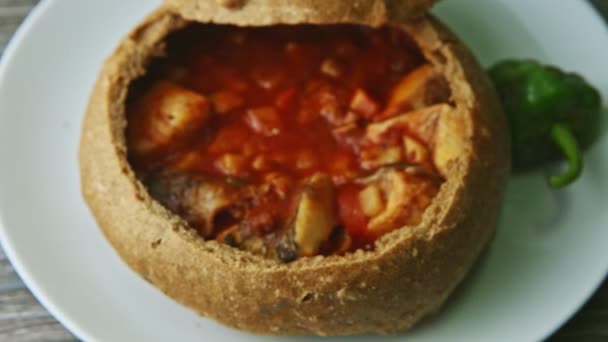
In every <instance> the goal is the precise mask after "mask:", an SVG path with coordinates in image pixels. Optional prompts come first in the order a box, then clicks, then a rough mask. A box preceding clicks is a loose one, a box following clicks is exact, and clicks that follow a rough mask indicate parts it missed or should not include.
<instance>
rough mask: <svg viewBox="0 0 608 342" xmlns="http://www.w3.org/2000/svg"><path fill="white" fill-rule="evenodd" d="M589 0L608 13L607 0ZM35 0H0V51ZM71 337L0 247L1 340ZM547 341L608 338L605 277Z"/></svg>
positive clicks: (606, 285)
mask: <svg viewBox="0 0 608 342" xmlns="http://www.w3.org/2000/svg"><path fill="white" fill-rule="evenodd" d="M592 1H593V2H594V3H595V4H596V6H597V7H598V9H600V10H601V11H602V12H603V13H604V14H605V15H608V0H592ZM37 2H38V0H0V54H1V53H2V51H3V50H4V46H5V45H6V43H7V41H8V40H9V38H10V37H11V35H12V34H13V32H14V31H15V29H16V28H17V26H18V25H19V24H20V23H21V21H22V20H23V18H24V17H25V15H27V13H28V12H29V11H30V9H31V8H32V7H33V6H34V5H35V4H36V3H37ZM606 243H608V241H606ZM565 295H567V294H565ZM74 340H75V338H74V337H73V336H72V335H71V334H70V333H69V332H68V331H67V330H66V329H65V328H64V327H63V326H62V325H61V324H60V323H59V322H57V321H56V320H55V319H54V318H53V317H52V316H51V315H50V314H49V313H48V312H47V311H46V310H45V309H44V308H43V307H42V306H41V305H40V304H39V303H38V301H37V300H36V299H35V298H34V297H33V296H32V295H31V293H30V292H29V291H28V289H27V288H26V287H25V285H23V283H22V282H21V280H20V279H19V277H18V276H17V274H16V273H15V272H14V270H13V268H12V267H11V264H10V263H9V262H8V260H7V259H6V257H5V256H4V253H3V252H2V249H1V248H0V341H15V342H18V341H74ZM550 341H608V281H606V282H605V283H604V284H603V286H602V287H601V288H600V290H599V291H598V292H597V293H596V294H595V296H594V297H593V298H592V299H591V300H590V301H589V303H587V305H585V307H584V308H583V309H582V310H581V311H580V312H579V313H578V314H577V315H576V316H575V317H574V318H573V319H572V320H571V321H570V322H568V324H566V326H564V327H563V328H562V329H561V330H560V331H559V332H558V333H557V334H555V336H553V337H552V338H551V339H550Z"/></svg>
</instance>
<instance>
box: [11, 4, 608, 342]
mask: <svg viewBox="0 0 608 342" xmlns="http://www.w3.org/2000/svg"><path fill="white" fill-rule="evenodd" d="M158 2H159V1H149V0H137V1H135V0H129V1H124V0H104V1H94V0H89V1H84V0H48V1H45V2H43V3H42V4H41V5H40V6H39V7H38V8H37V9H36V10H35V11H34V12H33V13H32V15H31V16H30V18H29V19H28V20H27V21H26V23H25V24H24V25H23V27H22V28H21V29H20V30H19V32H18V33H17V34H16V35H15V38H14V39H13V41H12V43H11V44H10V46H9V48H8V49H7V50H6V53H5V56H4V58H3V60H2V64H1V67H0V165H1V166H0V213H1V224H0V238H1V241H2V242H3V244H4V248H5V249H6V252H7V253H8V255H9V257H10V259H11V261H12V262H13V263H14V265H15V267H16V268H17V270H18V272H19V274H20V275H21V276H22V277H23V279H24V281H25V282H26V283H27V285H28V286H29V287H30V289H31V290H32V291H33V292H34V293H35V294H36V296H37V297H38V299H40V300H41V302H42V303H43V304H44V305H45V306H46V307H47V308H48V309H49V310H50V311H51V312H52V313H53V314H54V315H55V316H56V317H57V318H58V319H59V320H60V321H61V322H63V323H64V324H65V325H66V326H67V327H68V328H69V329H70V330H71V331H72V332H73V333H74V334H76V335H77V336H79V337H80V338H82V339H85V340H89V341H94V340H98V341H136V340H144V341H168V340H170V339H172V338H173V339H175V338H177V339H178V340H179V341H201V340H220V339H221V340H222V341H225V342H228V341H270V340H272V339H269V338H266V337H259V336H254V335H249V334H245V333H241V332H237V331H234V330H230V329H227V328H224V327H222V326H220V325H218V324H216V323H214V322H211V321H209V320H207V319H204V318H199V317H197V316H196V315H195V314H193V313H192V312H190V311H189V310H187V309H185V308H183V307H181V306H179V305H177V304H175V303H174V302H173V301H171V300H170V299H168V298H166V297H165V296H164V295H162V294H161V293H160V292H159V291H157V290H156V289H154V288H153V287H152V286H150V285H148V284H147V283H146V282H145V281H143V280H142V279H140V278H139V277H138V276H137V275H135V274H134V273H133V272H131V271H130V270H129V269H128V268H127V267H126V266H125V264H123V263H122V262H121V261H120V260H119V259H118V257H117V256H116V255H115V254H114V252H113V250H112V248H111V247H110V245H109V244H108V243H107V242H106V241H105V240H104V238H103V237H102V235H101V234H100V232H99V231H98V229H97V228H96V226H95V224H94V222H93V220H92V218H91V215H90V214H89V212H88V210H87V208H86V207H85V205H84V203H83V201H82V199H81V197H80V192H79V176H78V167H77V162H76V151H77V143H78V139H79V135H80V122H81V118H82V113H83V111H84V108H85V104H86V102H87V98H88V96H89V91H90V90H91V87H92V85H93V81H94V79H95V77H96V73H97V70H99V67H100V65H101V63H102V60H103V58H104V56H106V55H108V54H109V53H110V52H111V51H112V49H113V47H114V46H115V45H116V43H117V42H118V41H119V39H120V38H121V36H123V35H124V34H125V33H126V32H127V31H128V30H129V29H130V28H132V27H133V25H135V24H136V23H137V22H138V21H139V20H140V19H141V18H142V17H143V16H144V15H145V14H146V13H147V12H149V11H150V10H152V8H153V7H155V5H156V4H157V3H158ZM436 13H437V14H439V16H440V17H442V18H443V19H445V21H446V22H447V23H448V24H449V25H450V26H451V27H453V29H454V30H455V31H456V32H458V33H459V34H460V36H461V37H462V38H463V39H464V40H465V41H466V42H467V43H468V44H469V45H470V46H471V47H472V48H473V50H474V51H475V52H476V54H477V55H478V56H479V58H480V59H481V61H482V62H483V63H484V64H485V65H488V64H490V63H492V62H494V61H495V60H497V59H499V58H503V57H508V56H518V57H534V58H538V59H541V60H543V61H546V62H551V63H555V64H557V65H561V66H563V67H565V68H567V69H572V70H579V71H580V72H581V73H582V74H583V75H585V76H586V77H588V78H589V79H590V80H591V81H592V82H593V83H595V84H596V85H597V86H599V87H600V89H601V91H602V93H603V94H604V97H605V98H608V68H606V61H608V34H607V30H606V27H605V26H604V24H603V23H602V21H601V19H600V18H599V17H598V15H597V14H595V13H594V12H593V10H592V9H591V8H590V7H589V5H587V4H586V3H585V2H583V1H579V0H562V1H559V2H557V1H555V0H535V1H529V0H517V1H516V0H502V1H498V0H495V1H487V0H486V1H478V0H461V1H459V0H450V1H445V2H444V3H443V4H441V5H440V6H438V8H437V9H436ZM604 133H606V132H605V129H604ZM606 175H608V136H607V135H606V134H604V135H603V137H602V140H601V141H600V142H599V143H597V144H596V145H595V146H594V147H593V148H592V149H591V150H590V151H589V153H588V154H587V169H586V170H585V173H584V177H583V178H582V179H581V180H580V181H579V182H578V183H576V185H575V186H572V187H570V188H568V189H567V190H564V191H560V192H553V191H550V190H549V189H547V187H546V186H545V183H544V180H543V175H542V174H540V173H536V174H529V175H525V176H519V177H514V178H513V179H512V181H511V183H510V185H509V188H508V193H507V200H506V204H505V206H504V211H503V215H502V220H501V224H500V228H499V230H498V235H497V236H496V240H495V241H494V243H493V245H492V247H491V249H490V251H489V253H488V254H487V255H485V258H484V259H483V262H481V264H480V265H479V267H478V268H477V270H476V271H475V272H474V273H473V275H472V276H471V277H470V278H469V279H468V281H467V282H466V284H465V285H464V286H463V287H462V288H461V289H460V290H459V291H458V293H457V294H456V295H455V297H454V299H452V300H451V301H450V303H449V305H448V307H447V310H446V311H445V312H443V313H442V314H441V315H440V316H439V317H438V318H437V319H434V320H432V321H430V322H428V323H426V324H424V325H423V326H421V327H419V328H417V329H415V330H414V331H413V332H411V333H409V334H406V335H402V336H396V337H388V338H383V339H385V340H394V341H402V340H411V339H415V340H416V341H441V340H448V341H497V340H511V341H533V340H539V339H542V338H544V337H546V336H547V335H548V334H550V333H551V332H553V331H554V330H555V329H556V328H558V327H559V326H560V325H561V324H562V323H563V322H564V321H565V320H566V319H567V318H568V317H570V316H571V315H572V314H573V313H574V312H575V310H577V309H578V308H579V307H580V306H581V305H582V304H583V302H584V301H585V300H586V299H587V298H588V297H589V296H590V294H591V293H592V292H593V291H594V289H596V287H597V286H598V285H599V284H600V282H601V281H602V278H603V277H604V275H605V274H606V271H607V269H608V253H607V252H606V247H605V246H606V243H608V227H607V226H608V225H607V223H608V210H606V209H607V208H606V198H607V195H608V178H607V177H606ZM201 286H204V284H201ZM311 339H314V338H308V337H301V338H293V339H290V340H291V341H307V340H311ZM336 340H342V341H355V340H356V341H366V340H369V337H349V338H343V339H336Z"/></svg>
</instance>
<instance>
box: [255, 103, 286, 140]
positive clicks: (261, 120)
mask: <svg viewBox="0 0 608 342" xmlns="http://www.w3.org/2000/svg"><path fill="white" fill-rule="evenodd" d="M247 123H248V124H249V126H250V127H251V129H253V131H254V132H256V133H259V134H263V135H266V136H273V135H278V134H279V133H280V132H281V117H280V116H279V113H278V112H277V110H276V109H274V107H259V108H254V109H250V110H248V111H247Z"/></svg>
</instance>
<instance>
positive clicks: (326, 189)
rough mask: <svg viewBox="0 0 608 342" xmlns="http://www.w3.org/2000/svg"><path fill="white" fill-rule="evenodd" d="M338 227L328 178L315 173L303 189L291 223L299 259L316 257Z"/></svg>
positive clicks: (333, 194) (332, 191) (332, 187)
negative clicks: (300, 257)
mask: <svg viewBox="0 0 608 342" xmlns="http://www.w3.org/2000/svg"><path fill="white" fill-rule="evenodd" d="M337 224H338V218H337V214H336V200H335V190H334V185H333V183H332V181H331V178H330V177H329V176H327V175H325V174H320V173H317V174H315V175H314V176H312V177H311V178H310V181H309V182H308V183H307V184H306V185H305V186H304V188H303V189H302V195H301V197H300V200H299V203H298V207H297V212H296V217H295V220H294V230H295V236H294V241H295V243H296V244H297V246H298V254H299V255H300V256H310V255H315V254H316V253H317V252H318V251H319V248H320V247H321V244H323V242H325V241H327V240H328V239H329V236H330V234H331V232H332V230H333V228H334V227H335V226H336V225H337Z"/></svg>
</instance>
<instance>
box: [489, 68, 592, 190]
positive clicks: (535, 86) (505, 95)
mask: <svg viewBox="0 0 608 342" xmlns="http://www.w3.org/2000/svg"><path fill="white" fill-rule="evenodd" d="M489 74H490V78H491V79H492V81H493V82H494V85H495V87H496V90H497V91H498V94H499V96H500V99H501V101H502V104H503V107H504V110H505V113H506V114H507V118H508V122H509V126H510V130H511V146H512V161H513V169H514V171H521V170H528V169H531V168H534V167H538V166H541V165H544V164H546V163H549V162H553V161H557V160H563V159H566V160H568V169H567V171H565V173H563V174H561V175H555V176H551V177H549V184H550V185H551V186H552V187H556V188H558V187H563V186H566V185H568V184H570V183H572V182H573V181H575V180H576V179H577V178H578V177H579V176H580V174H581V172H582V169H583V160H582V156H581V153H582V150H583V149H585V148H587V147H588V146H589V145H591V144H592V143H593V141H594V140H595V138H596V137H597V133H598V127H599V121H600V112H601V102H602V101H601V97H600V94H599V92H598V91H597V90H596V89H595V88H594V87H593V86H591V85H590V84H589V83H587V82H586V81H585V80H584V79H583V78H582V77H581V76H579V75H577V74H573V73H566V72H563V71H561V70H559V69H558V68H556V67H552V66H545V65H542V64H540V63H538V62H535V61H529V60H524V61H519V60H507V61H503V62H500V63H498V64H497V65H495V66H494V67H492V68H491V69H490V71H489Z"/></svg>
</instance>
